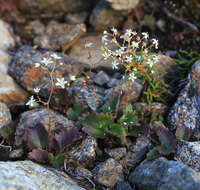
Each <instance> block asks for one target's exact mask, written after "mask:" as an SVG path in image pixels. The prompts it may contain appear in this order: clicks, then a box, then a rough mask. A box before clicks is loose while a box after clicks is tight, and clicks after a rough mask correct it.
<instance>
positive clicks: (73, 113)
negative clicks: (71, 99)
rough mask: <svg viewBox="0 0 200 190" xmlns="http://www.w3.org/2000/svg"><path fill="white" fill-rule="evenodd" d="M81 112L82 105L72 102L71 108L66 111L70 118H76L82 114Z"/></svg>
mask: <svg viewBox="0 0 200 190" xmlns="http://www.w3.org/2000/svg"><path fill="white" fill-rule="evenodd" d="M82 112H83V107H82V105H80V104H74V106H73V108H70V109H69V110H68V111H67V116H68V117H69V119H71V120H77V119H78V117H79V116H80V115H81V114H82Z"/></svg>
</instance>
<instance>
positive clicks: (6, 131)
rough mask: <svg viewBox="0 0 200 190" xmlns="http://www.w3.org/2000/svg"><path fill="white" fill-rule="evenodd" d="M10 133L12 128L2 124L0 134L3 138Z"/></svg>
mask: <svg viewBox="0 0 200 190" xmlns="http://www.w3.org/2000/svg"><path fill="white" fill-rule="evenodd" d="M11 134H12V129H11V128H10V127H9V126H7V125H4V126H3V127H1V129H0V135H1V136H2V137H3V138H5V139H7V138H8V137H9V136H10V135H11Z"/></svg>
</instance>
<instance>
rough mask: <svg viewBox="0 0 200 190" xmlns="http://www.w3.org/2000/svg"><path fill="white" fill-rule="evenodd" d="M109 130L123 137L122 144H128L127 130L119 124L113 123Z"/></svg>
mask: <svg viewBox="0 0 200 190" xmlns="http://www.w3.org/2000/svg"><path fill="white" fill-rule="evenodd" d="M109 131H110V132H111V133H112V134H113V135H115V136H117V137H119V138H120V139H121V142H122V144H126V130H125V129H124V127H123V126H121V125H119V124H115V123H114V124H111V125H110V127H109Z"/></svg>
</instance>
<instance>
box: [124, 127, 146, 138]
mask: <svg viewBox="0 0 200 190" xmlns="http://www.w3.org/2000/svg"><path fill="white" fill-rule="evenodd" d="M141 131H142V129H141V126H137V125H135V126H130V127H128V134H127V135H128V136H133V137H138V135H139V134H140V133H141Z"/></svg>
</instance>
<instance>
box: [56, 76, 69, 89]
mask: <svg viewBox="0 0 200 190" xmlns="http://www.w3.org/2000/svg"><path fill="white" fill-rule="evenodd" d="M56 80H57V83H56V84H55V85H56V86H60V87H61V88H65V84H67V81H65V79H64V78H60V79H59V78H57V79H56Z"/></svg>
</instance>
